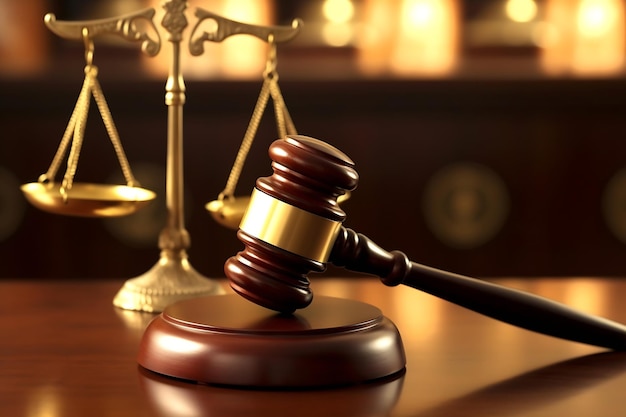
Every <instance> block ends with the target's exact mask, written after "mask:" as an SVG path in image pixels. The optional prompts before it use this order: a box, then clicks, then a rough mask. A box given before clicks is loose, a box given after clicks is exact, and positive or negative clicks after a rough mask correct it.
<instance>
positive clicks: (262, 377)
mask: <svg viewBox="0 0 626 417" xmlns="http://www.w3.org/2000/svg"><path fill="white" fill-rule="evenodd" d="M138 362H139V364H140V365H141V366H143V367H144V368H146V369H149V370H151V371H154V372H157V373H159V374H163V375H168V376H171V377H176V378H181V379H185V380H191V381H196V382H202V383H208V384H220V385H235V386H248V387H321V386H336V385H347V384H355V383H360V382H365V381H371V380H375V379H378V378H383V377H386V376H389V375H393V374H395V373H398V372H401V371H403V370H404V368H405V364H406V359H405V355H404V349H403V347H402V340H401V338H400V334H399V332H398V330H397V328H396V326H395V325H394V324H393V323H392V322H391V321H390V320H389V319H387V318H386V317H384V316H383V315H382V313H381V311H380V310H379V309H378V308H376V307H374V306H371V305H369V304H365V303H362V302H359V301H353V300H346V299H341V298H333V297H323V296H317V297H315V299H314V300H313V303H312V304H311V305H310V306H309V307H307V308H306V309H303V310H298V311H297V312H296V313H294V314H279V313H276V312H274V311H272V310H268V309H265V308H263V307H260V306H257V305H256V304H253V303H251V302H249V301H247V300H245V299H244V298H242V297H240V296H239V295H235V294H231V295H221V296H206V297H199V298H194V299H189V300H183V301H180V302H177V303H175V304H172V305H170V306H168V307H166V308H165V310H164V311H163V313H161V314H160V315H159V316H157V317H156V318H155V319H154V320H153V321H152V322H151V323H150V324H149V325H148V327H147V329H146V331H145V333H144V335H143V338H142V341H141V344H140V348H139V357H138Z"/></svg>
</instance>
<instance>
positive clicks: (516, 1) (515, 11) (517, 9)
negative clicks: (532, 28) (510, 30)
mask: <svg viewBox="0 0 626 417" xmlns="http://www.w3.org/2000/svg"><path fill="white" fill-rule="evenodd" d="M505 11H506V15H507V16H508V18H509V19H511V20H512V21H514V22H519V23H525V22H530V21H532V20H533V19H534V18H535V17H536V16H537V3H535V1H534V0H508V1H507V2H506V5H505Z"/></svg>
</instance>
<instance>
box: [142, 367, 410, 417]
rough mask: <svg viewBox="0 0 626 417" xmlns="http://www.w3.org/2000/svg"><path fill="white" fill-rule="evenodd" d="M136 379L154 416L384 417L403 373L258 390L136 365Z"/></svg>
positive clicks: (400, 384) (399, 389) (397, 389)
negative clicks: (351, 381)
mask: <svg viewBox="0 0 626 417" xmlns="http://www.w3.org/2000/svg"><path fill="white" fill-rule="evenodd" d="M138 375H139V383H140V386H141V389H142V391H143V392H144V393H145V395H146V397H147V399H148V402H149V403H150V405H151V406H152V407H153V408H154V410H155V411H156V413H157V415H159V416H163V417H183V416H184V417H193V416H198V417H200V416H202V417H206V416H227V417H237V416H242V417H243V416H246V417H247V416H255V417H261V416H273V417H282V416H289V417H292V416H294V415H297V416H298V417H308V416H311V417H313V416H315V417H319V416H322V415H327V416H341V417H373V416H386V415H389V414H390V413H391V410H392V409H393V407H394V406H395V405H396V403H397V401H398V398H399V396H400V392H401V391H402V385H403V381H404V373H400V374H397V375H394V376H392V377H390V378H385V379H384V380H380V381H374V382H370V383H365V384H360V385H354V386H348V387H340V388H329V389H314V390H257V389H237V388H231V387H219V386H211V385H200V384H194V383H190V382H188V381H181V380H177V379H173V378H168V377H164V376H161V375H159V374H156V373H153V372H151V371H148V370H146V369H144V368H141V367H139V372H138Z"/></svg>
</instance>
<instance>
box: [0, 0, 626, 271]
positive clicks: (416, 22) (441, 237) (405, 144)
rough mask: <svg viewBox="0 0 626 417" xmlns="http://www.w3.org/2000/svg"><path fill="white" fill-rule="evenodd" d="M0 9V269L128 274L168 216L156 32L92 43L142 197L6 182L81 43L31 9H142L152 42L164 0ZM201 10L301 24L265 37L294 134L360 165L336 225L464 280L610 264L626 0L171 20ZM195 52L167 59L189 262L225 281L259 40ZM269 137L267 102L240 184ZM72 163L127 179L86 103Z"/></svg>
mask: <svg viewBox="0 0 626 417" xmlns="http://www.w3.org/2000/svg"><path fill="white" fill-rule="evenodd" d="M0 7H1V9H2V13H0V128H1V130H0V265H1V266H2V267H1V268H0V277H33V278H46V277H55V278H63V277H67V278H103V277H110V278H117V277H119V278H131V277H134V276H136V275H139V274H141V273H143V272H145V271H146V270H147V269H149V268H150V267H151V266H152V265H153V264H154V262H156V261H157V260H158V252H159V249H158V247H157V236H158V233H159V231H160V230H161V228H162V226H163V224H164V223H163V222H164V216H165V208H164V187H165V184H164V182H165V176H164V175H165V174H164V173H165V160H166V135H167V108H166V106H165V104H164V85H165V79H166V77H167V71H168V66H169V62H170V56H171V55H170V53H169V52H170V51H169V48H168V45H165V46H164V48H163V50H162V52H161V53H160V54H159V55H158V56H157V57H155V58H149V57H147V56H144V55H142V53H141V52H140V50H139V47H138V45H136V44H132V43H128V42H125V41H123V40H122V39H120V38H116V37H115V36H111V37H103V38H97V39H96V44H95V60H94V62H95V64H96V65H97V66H98V67H99V69H100V71H99V78H100V81H101V84H102V88H103V90H104V94H105V96H106V97H107V100H108V102H109V106H110V108H111V112H112V115H113V119H114V120H115V122H116V125H117V128H118V130H119V132H120V136H121V140H122V143H123V145H124V148H125V150H126V154H127V156H128V159H129V161H130V164H131V167H132V168H133V171H134V173H135V175H136V176H137V177H138V179H139V181H140V182H141V183H142V185H143V186H144V187H146V188H151V189H154V190H155V191H157V192H158V193H159V198H158V199H157V201H156V202H154V203H153V204H151V206H149V208H147V209H145V210H143V211H141V212H139V213H137V214H134V215H132V216H129V217H126V218H118V219H85V218H73V217H64V216H58V215H53V214H48V213H44V212H41V211H39V210H37V209H36V208H34V207H32V206H30V205H29V204H27V203H26V201H25V199H24V197H23V196H22V194H21V192H20V190H19V186H20V185H21V184H23V183H27V182H33V181H36V180H37V177H38V176H39V175H40V174H42V173H44V172H46V170H47V169H48V166H49V165H50V162H51V161H52V158H53V156H54V153H55V151H56V149H57V147H58V145H59V141H60V139H61V137H62V135H63V132H64V130H65V127H66V125H67V123H68V120H69V116H70V114H71V112H72V109H73V106H74V104H75V102H76V99H77V97H78V93H79V91H80V87H81V84H82V79H83V75H84V74H83V67H84V64H85V63H84V55H83V45H82V43H81V42H75V41H70V40H66V39H61V38H59V37H57V36H56V35H54V34H52V33H51V32H50V31H48V29H47V28H46V27H45V25H44V24H43V16H44V15H45V14H46V13H48V12H52V13H54V14H55V15H56V17H57V19H58V20H86V19H98V18H106V17H112V16H116V15H121V14H126V13H130V12H134V11H136V10H138V9H141V8H145V7H155V8H156V9H157V15H156V17H155V23H156V24H157V27H158V28H159V30H160V31H161V34H162V38H163V39H164V40H165V39H166V36H165V35H163V33H164V32H163V30H162V28H161V26H160V22H161V19H162V17H163V14H164V12H163V9H162V6H161V2H159V1H149V0H93V1H89V2H84V1H80V0H65V1H63V0H57V1H51V0H28V1H18V0H0ZM197 7H200V8H203V9H206V10H209V11H212V12H215V13H217V14H220V15H222V16H224V17H227V18H231V19H234V20H238V21H241V22H247V23H254V24H280V25H290V24H291V22H292V20H293V19H294V18H301V19H302V20H303V21H304V27H303V28H302V31H301V33H300V35H299V36H298V37H297V38H296V39H295V40H294V41H292V42H290V43H288V44H284V45H283V44H281V45H279V48H278V72H279V74H280V84H281V88H282V92H283V95H284V98H285V101H286V104H287V106H288V108H289V110H290V113H291V116H292V118H293V120H294V122H295V125H296V127H297V129H298V132H299V133H301V134H305V135H309V136H313V137H317V138H319V139H323V140H326V141H328V142H330V143H332V144H333V145H335V146H337V147H338V148H339V149H341V150H343V151H344V152H345V153H346V154H348V155H349V156H350V157H351V158H352V159H353V160H354V161H355V163H356V165H357V169H358V171H359V174H360V185H359V188H358V189H357V190H356V191H355V192H354V193H353V194H352V197H351V198H350V199H349V200H348V201H347V202H346V203H345V204H344V210H345V211H346V213H347V220H346V222H345V224H346V226H348V227H351V228H354V229H355V230H357V231H360V232H362V233H364V234H366V235H368V236H369V237H371V238H372V239H373V240H375V241H376V242H378V243H379V244H380V245H381V246H382V247H384V248H386V249H389V250H391V249H399V250H402V251H404V252H406V253H407V254H408V255H409V256H410V257H411V258H412V259H413V260H415V261H417V262H420V263H425V264H428V265H431V266H435V267H438V268H443V269H447V270H451V271H453V272H457V273H461V274H467V275H473V276H478V277H490V276H539V275H556V276H559V275H615V276H624V275H626V261H624V258H625V256H624V255H625V254H626V140H625V139H626V117H625V115H626V79H625V75H626V72H625V69H626V67H625V59H626V45H625V42H626V29H625V25H626V2H625V1H624V0H393V1H388V0H297V1H296V0H274V1H270V0H215V1H209V0H204V1H202V0H198V1H192V0H190V1H188V10H187V18H188V20H189V26H188V27H187V29H186V31H185V34H186V35H187V36H188V35H189V33H190V31H191V28H192V27H193V25H195V22H196V18H195V16H194V14H193V13H194V11H195V9H196V8H197ZM205 30H209V29H205ZM165 43H166V44H167V42H165ZM205 47H206V52H205V54H204V55H202V56H201V57H191V56H190V55H189V54H187V53H186V52H185V54H184V56H183V72H184V76H185V81H186V86H187V103H186V104H185V110H184V140H185V147H184V152H185V154H184V162H185V191H186V225H187V229H188V230H189V232H190V233H191V241H192V247H191V249H190V250H189V254H190V259H191V263H192V264H193V265H194V267H195V268H196V269H198V270H199V271H200V272H202V273H203V274H205V275H209V276H223V271H222V266H223V263H224V261H225V260H226V258H227V257H229V256H232V255H234V254H235V253H236V252H237V251H238V250H239V249H240V248H241V244H240V243H239V241H238V240H237V239H236V236H235V232H234V231H233V230H229V229H225V228H224V227H222V226H220V225H218V224H217V223H215V222H214V221H213V220H212V218H211V217H210V215H209V213H208V212H207V211H206V210H205V208H204V205H205V204H206V203H207V202H209V201H211V200H214V199H216V198H217V195H218V194H219V192H220V191H221V190H222V189H223V188H224V185H225V183H226V179H227V177H228V174H229V171H230V168H231V165H232V163H233V162H234V159H235V155H236V153H237V150H238V148H239V145H240V142H241V139H242V138H243V135H244V132H245V129H246V127H247V124H248V121H249V119H250V116H251V113H252V109H253V107H254V104H255V102H256V98H257V95H258V93H259V90H260V87H261V83H262V73H263V70H264V68H265V61H266V56H267V48H266V45H265V44H264V43H263V42H261V41H260V40H258V39H256V38H252V37H248V36H238V37H232V38H228V39H227V40H225V41H224V42H222V43H219V44H210V45H209V44H205ZM183 49H185V50H186V43H185V44H184V48H183ZM276 138H277V133H276V126H275V122H274V119H273V112H272V110H271V108H268V111H267V112H266V114H265V117H264V119H263V121H262V123H261V126H260V129H259V132H258V135H257V139H256V141H255V143H254V145H253V147H252V151H251V153H250V155H249V157H248V160H247V162H246V165H245V168H244V171H243V174H242V176H241V179H240V181H239V185H238V188H237V194H238V195H247V194H249V193H250V190H251V189H252V187H253V185H254V181H255V179H256V178H257V177H259V176H265V175H269V174H270V173H271V170H270V167H269V164H270V160H269V158H268V156H267V147H268V146H269V144H270V143H271V142H272V141H273V140H275V139H276ZM78 166H79V168H78V172H77V174H76V181H81V182H98V183H100V182H103V183H111V182H116V183H121V182H122V181H123V180H122V175H121V170H120V168H119V164H118V162H117V160H116V157H115V154H114V152H113V148H112V146H111V143H110V142H109V139H108V137H107V135H106V131H105V129H104V126H103V124H102V121H101V119H100V116H99V114H98V112H97V109H96V108H95V106H92V111H91V113H90V115H89V119H88V122H87V132H86V136H85V143H84V146H83V151H82V153H81V157H80V160H79V165H78ZM63 170H64V167H63ZM62 174H63V173H62V172H61V173H59V175H60V176H61V175H62ZM326 274H332V275H337V274H343V272H342V271H340V270H337V269H333V268H330V269H329V271H327V272H326Z"/></svg>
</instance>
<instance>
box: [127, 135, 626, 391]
mask: <svg viewBox="0 0 626 417" xmlns="http://www.w3.org/2000/svg"><path fill="white" fill-rule="evenodd" d="M270 156H271V157H272V160H273V163H272V168H273V170H274V173H273V175H272V176H270V177H266V178H260V179H259V180H258V181H257V184H256V188H255V190H254V192H253V194H252V198H251V201H250V205H249V208H248V210H247V212H246V214H245V215H244V218H243V219H242V222H241V225H240V230H239V231H238V233H237V235H238V237H239V239H240V240H241V241H242V242H243V243H244V245H245V248H244V249H243V250H242V251H241V252H239V253H238V254H237V255H236V256H234V257H232V258H230V259H229V260H228V261H227V262H226V264H225V272H226V275H227V277H228V278H229V280H230V285H231V287H232V288H233V289H234V290H235V292H237V293H238V294H239V295H241V296H242V297H238V296H236V295H229V296H212V297H206V298H199V299H195V300H187V301H182V302H180V303H177V304H174V305H172V306H170V307H168V308H166V309H165V311H164V312H163V313H162V314H161V316H159V317H157V318H156V319H155V320H154V321H153V322H152V323H151V324H150V326H149V327H148V329H147V330H146V333H145V334H144V338H143V340H142V345H141V348H140V355H139V363H140V364H141V365H142V366H144V367H145V368H148V369H150V370H153V371H156V372H158V373H161V374H165V375H170V376H174V377H178V378H183V379H189V380H195V381H202V382H209V383H219V384H231V385H251V386H285V387H293V386H320V385H341V384H349V383H356V382H363V381H368V380H373V379H378V378H383V377H389V376H393V375H398V374H400V373H401V372H402V371H403V370H404V367H405V357H404V351H403V348H402V342H401V339H400V335H399V334H398V331H397V329H396V328H395V326H394V325H393V324H392V323H391V322H390V321H389V320H388V319H387V318H385V317H384V316H383V315H382V313H381V312H380V311H379V310H378V309H377V308H376V307H373V306H370V305H368V304H364V303H360V302H356V301H351V300H344V299H335V298H328V297H315V298H313V294H312V292H311V289H310V288H309V284H310V283H309V280H308V278H307V274H308V273H309V272H311V271H316V272H321V271H323V270H324V268H325V264H326V262H327V261H330V262H332V263H334V264H336V265H338V266H344V267H346V268H348V269H350V270H353V271H359V272H364V273H368V274H374V275H377V276H379V277H381V280H382V282H383V283H384V284H386V285H390V286H394V285H398V284H404V285H408V286H410V287H413V288H416V289H419V290H422V291H425V292H427V293H429V294H432V295H435V296H437V297H440V298H442V299H445V300H448V301H451V302H453V303H455V304H458V305H460V306H463V307H466V308H468V309H470V310H473V311H476V312H478V313H481V314H484V315H486V316H489V317H492V318H495V319H497V320H500V321H504V322H506V323H509V324H513V325H515V326H519V327H522V328H525V329H528V330H532V331H536V332H540V333H543V334H547V335H550V336H555V337H560V338H563V339H567V340H572V341H577V342H582V343H587V344H592V345H597V346H602V347H606V348H610V349H615V350H625V349H626V327H625V326H623V325H621V324H619V323H615V322H612V321H609V320H606V319H602V318H599V317H594V316H590V315H586V314H583V313H581V312H578V311H576V310H574V309H571V308H569V307H567V306H565V305H562V304H558V303H555V302H553V301H550V300H547V299H544V298H540V297H537V296H534V295H532V294H528V293H524V292H521V291H518V290H514V289H509V288H506V287H501V286H498V285H494V284H491V283H488V282H485V281H481V280H478V279H473V278H468V277H464V276H461V275H456V274H452V273H449V272H445V271H441V270H437V269H434V268H430V267H427V266H424V265H419V264H416V263H414V262H411V261H410V260H409V259H408V258H407V257H406V255H404V254H403V253H402V252H398V251H393V252H386V251H385V250H383V249H381V248H380V247H378V246H377V245H376V244H374V243H373V242H372V241H371V240H370V239H369V238H367V237H365V236H363V235H362V234H359V233H356V232H354V231H352V230H350V229H346V228H344V227H343V226H342V222H343V221H344V219H345V217H346V216H345V213H344V212H343V211H342V210H341V208H340V207H339V205H338V204H337V199H338V197H339V196H341V195H342V194H344V193H345V192H346V191H349V190H352V189H354V188H355V187H356V185H357V182H358V175H357V173H356V171H355V170H354V164H353V162H352V161H351V160H350V159H349V158H348V157H347V156H346V155H344V154H343V153H341V152H340V151H338V150H337V149H335V148H333V147H332V146H330V145H328V144H326V143H324V142H321V141H318V140H316V139H313V138H308V137H304V136H289V137H287V138H286V139H283V140H278V141H276V142H274V143H273V144H272V146H271V147H270ZM244 299H247V300H249V301H252V302H253V303H254V304H252V303H249V302H247V301H245V300H244ZM300 309H301V310H300Z"/></svg>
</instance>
